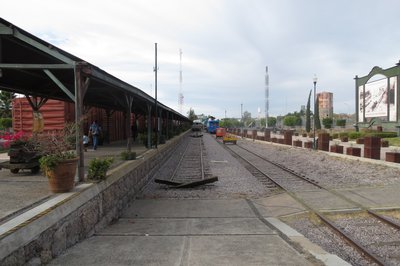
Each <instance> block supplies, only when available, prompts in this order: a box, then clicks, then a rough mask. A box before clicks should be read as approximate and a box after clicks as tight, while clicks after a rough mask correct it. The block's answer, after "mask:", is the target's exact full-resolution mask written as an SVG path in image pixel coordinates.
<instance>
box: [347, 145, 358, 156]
mask: <svg viewBox="0 0 400 266" xmlns="http://www.w3.org/2000/svg"><path fill="white" fill-rule="evenodd" d="M346 154H347V155H351V156H357V157H361V148H357V147H347V148H346Z"/></svg>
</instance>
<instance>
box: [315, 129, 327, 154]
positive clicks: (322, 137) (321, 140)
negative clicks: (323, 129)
mask: <svg viewBox="0 0 400 266" xmlns="http://www.w3.org/2000/svg"><path fill="white" fill-rule="evenodd" d="M329 140H330V136H329V133H319V134H318V143H317V145H318V146H317V147H318V150H321V151H329Z"/></svg>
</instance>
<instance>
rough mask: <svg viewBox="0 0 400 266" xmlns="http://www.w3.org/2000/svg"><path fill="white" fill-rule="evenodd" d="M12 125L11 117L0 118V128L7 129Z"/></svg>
mask: <svg viewBox="0 0 400 266" xmlns="http://www.w3.org/2000/svg"><path fill="white" fill-rule="evenodd" d="M11 127H12V118H8V117H7V118H0V129H7V128H11Z"/></svg>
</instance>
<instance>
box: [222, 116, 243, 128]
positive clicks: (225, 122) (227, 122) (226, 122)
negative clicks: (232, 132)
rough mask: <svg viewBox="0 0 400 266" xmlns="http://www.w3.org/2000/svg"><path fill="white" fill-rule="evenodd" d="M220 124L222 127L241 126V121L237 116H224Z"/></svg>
mask: <svg viewBox="0 0 400 266" xmlns="http://www.w3.org/2000/svg"><path fill="white" fill-rule="evenodd" d="M219 125H220V126H221V127H225V128H233V127H239V126H240V121H238V120H237V119H236V118H224V119H221V121H220V122H219Z"/></svg>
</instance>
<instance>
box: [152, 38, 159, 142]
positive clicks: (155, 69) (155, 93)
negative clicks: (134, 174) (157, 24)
mask: <svg viewBox="0 0 400 266" xmlns="http://www.w3.org/2000/svg"><path fill="white" fill-rule="evenodd" d="M154 48H155V67H154V79H155V80H154V81H155V91H154V105H155V116H156V130H155V136H156V144H155V145H156V146H155V147H156V149H157V142H158V111H157V70H158V67H157V43H155V46H154ZM150 143H151V141H150Z"/></svg>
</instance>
